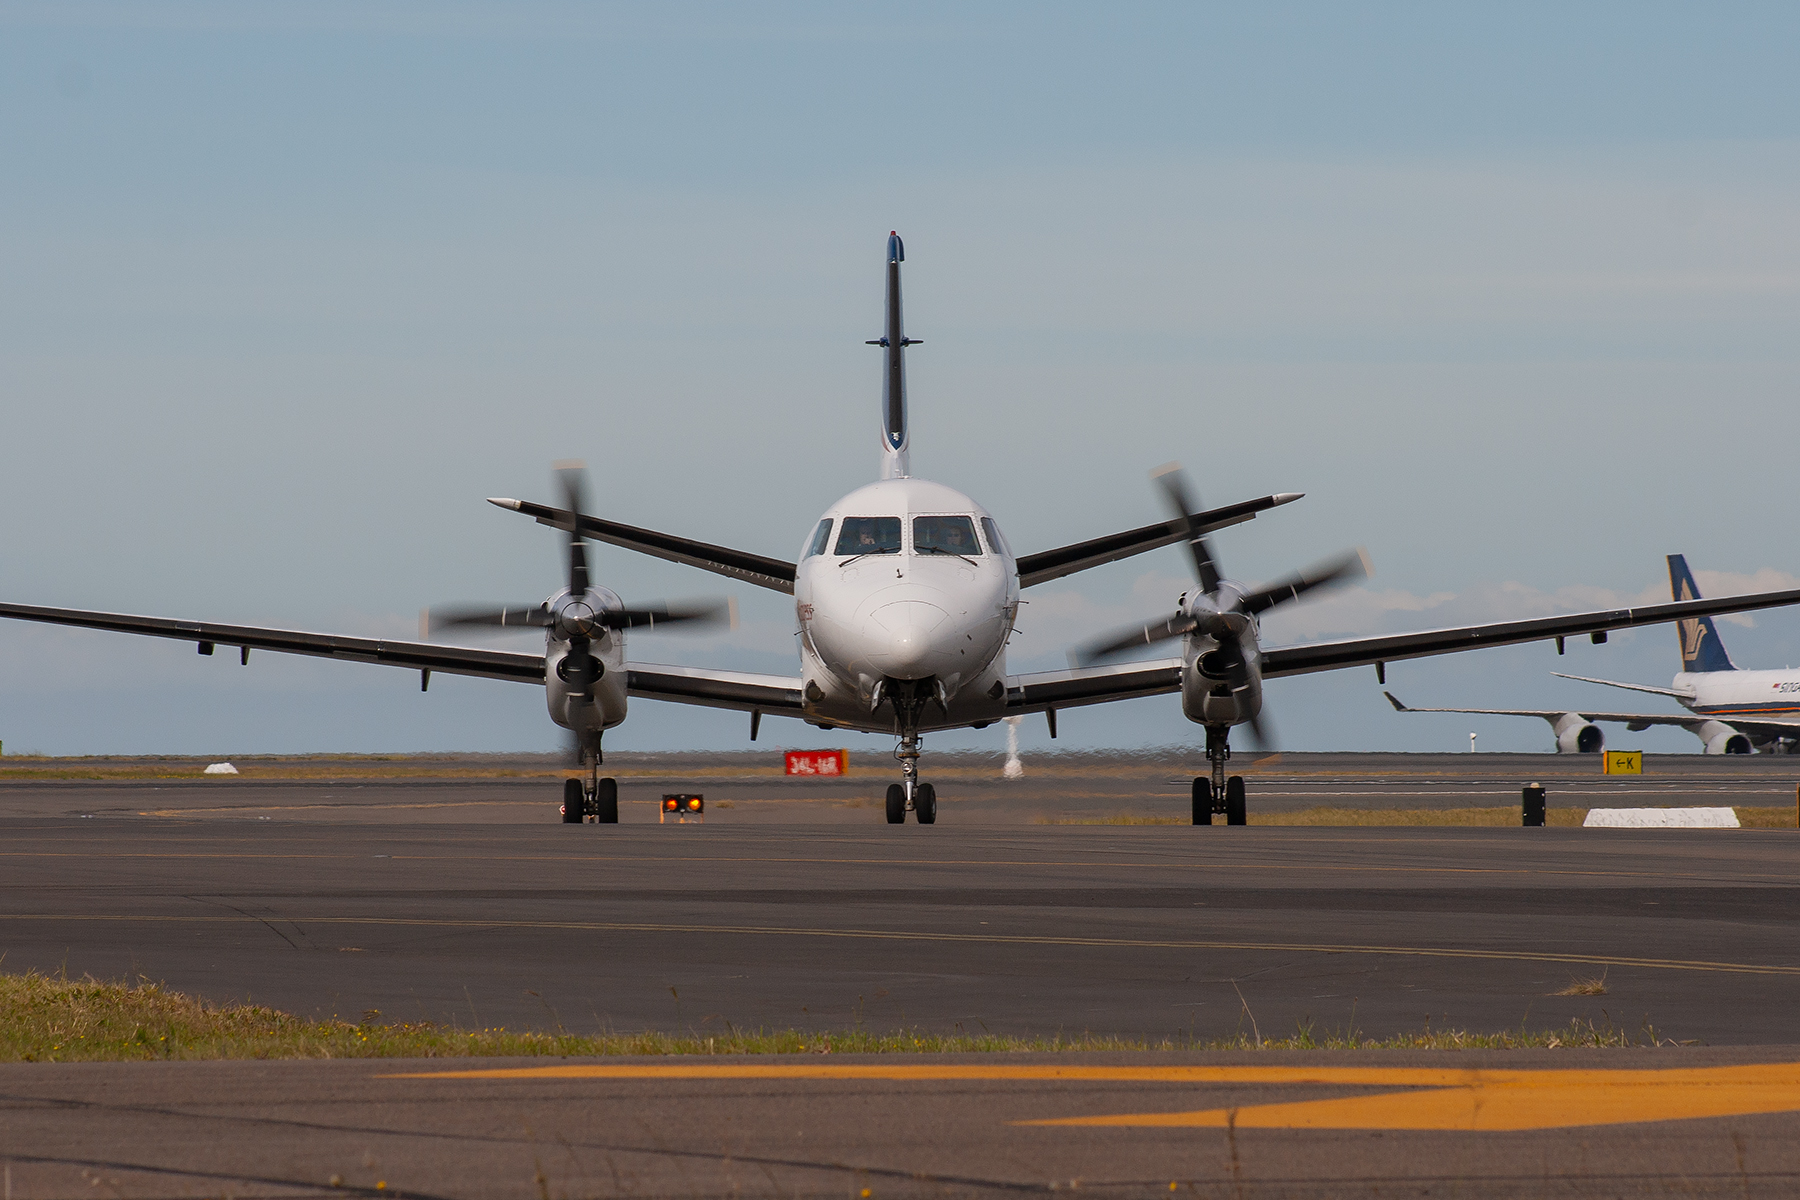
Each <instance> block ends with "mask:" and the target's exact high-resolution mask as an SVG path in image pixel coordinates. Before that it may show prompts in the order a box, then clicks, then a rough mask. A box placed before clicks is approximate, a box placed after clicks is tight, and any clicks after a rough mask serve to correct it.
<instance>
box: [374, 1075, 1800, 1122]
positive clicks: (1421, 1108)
mask: <svg viewBox="0 0 1800 1200" xmlns="http://www.w3.org/2000/svg"><path fill="white" fill-rule="evenodd" d="M376 1078H379V1079H478V1080H567V1079H606V1080H621V1081H629V1080H652V1081H654V1080H719V1081H728V1082H729V1081H743V1080H762V1081H779V1080H791V1081H812V1082H833V1081H836V1082H857V1081H879V1082H886V1083H969V1082H1010V1083H1130V1084H1159V1083H1164V1084H1186V1085H1190V1086H1191V1085H1195V1084H1262V1085H1283V1084H1285V1085H1294V1084H1301V1085H1307V1084H1310V1085H1314V1086H1317V1085H1327V1086H1337V1087H1346V1086H1349V1087H1403V1088H1414V1089H1420V1090H1413V1091H1402V1092H1386V1093H1382V1094H1379V1095H1372V1096H1348V1097H1337V1098H1332V1099H1327V1100H1303V1101H1297V1102H1292V1103H1283V1104H1256V1105H1245V1106H1241V1107H1238V1108H1209V1109H1199V1110H1195V1111H1189V1112H1151V1113H1121V1114H1108V1115H1101V1116H1082V1117H1064V1118H1058V1119H1051V1120H1036V1121H1018V1122H1014V1124H1018V1125H1044V1126H1063V1125H1075V1126H1087V1127H1093V1126H1102V1127H1114V1128H1162V1129H1170V1128H1224V1127H1226V1126H1228V1125H1229V1126H1235V1127H1236V1128H1239V1129H1390V1130H1464V1131H1508V1130H1523V1129H1559V1128H1567V1127H1572V1126H1582V1125H1620V1124H1636V1123H1641V1122H1651V1121H1675V1120H1692V1119H1695V1118H1700V1117H1729V1116H1748V1115H1753V1114H1759V1113H1783V1112H1793V1111H1796V1110H1800V1063H1756V1064H1750V1065H1745V1066H1732V1067H1693V1068H1675V1069H1663V1070H1657V1069H1649V1070H1581V1069H1576V1070H1488V1069H1468V1068H1456V1067H1286V1066H1278V1067H1262V1066H1250V1067H1245V1066H1219V1067H1209V1066H1159V1067H1143V1066H1085V1065H1075V1064H1032V1065H1019V1064H995V1063H981V1064H962V1063H930V1064H912V1063H879V1064H860V1063H859V1064H853V1065H845V1064H835V1063H832V1064H827V1063H793V1062H774V1063H631V1064H601V1063H581V1064H565V1065H558V1066H545V1067H496V1068H486V1069H476V1070H457V1071H409V1072H403V1073H394V1074H384V1075H378V1076H376Z"/></svg>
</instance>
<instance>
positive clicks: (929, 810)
mask: <svg viewBox="0 0 1800 1200" xmlns="http://www.w3.org/2000/svg"><path fill="white" fill-rule="evenodd" d="M894 757H895V758H897V759H899V760H900V782H899V783H890V784H888V790H887V819H888V824H889V825H904V824H906V810H907V809H909V808H910V809H912V813H913V820H915V821H917V822H918V823H919V824H921V825H935V824H937V789H936V788H934V787H932V786H931V785H930V784H929V783H920V782H919V731H918V730H917V729H909V730H906V731H904V732H902V733H901V735H900V745H899V747H898V748H897V749H895V751H894Z"/></svg>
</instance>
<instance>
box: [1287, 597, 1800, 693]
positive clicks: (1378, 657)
mask: <svg viewBox="0 0 1800 1200" xmlns="http://www.w3.org/2000/svg"><path fill="white" fill-rule="evenodd" d="M1789 604H1800V589H1790V590H1788V591H1784V592H1756V593H1753V594H1751V595H1747V596H1727V597H1725V598H1723V599H1706V600H1683V601H1680V602H1678V603H1674V604H1651V605H1646V606H1645V607H1643V608H1615V609H1609V610H1606V611H1604V612H1587V613H1571V614H1569V615H1567V616H1561V617H1538V618H1534V619H1532V620H1529V621H1500V622H1496V623H1494V624H1491V625H1465V626H1462V627H1461V628H1456V629H1429V630H1425V631H1423V632H1420V633H1400V634H1393V635H1390V636H1386V637H1372V638H1347V639H1345V640H1343V641H1336V642H1311V643H1307V644H1305V645H1300V646H1281V647H1277V648H1274V649H1268V650H1264V651H1263V653H1262V667H1263V674H1264V675H1265V676H1267V677H1269V678H1271V679H1274V678H1280V677H1281V676H1284V675H1305V674H1308V673H1310V672H1313V671H1334V670H1337V669H1339V668H1341V667H1360V666H1368V665H1371V664H1374V663H1390V662H1398V661H1400V660H1402V659H1407V658H1428V657H1431V656H1433V655H1438V654H1455V653H1457V652H1459V651H1463V650H1481V649H1485V648H1486V647H1489V646H1512V645H1516V644H1518V643H1520V642H1542V641H1549V640H1551V639H1561V638H1567V637H1579V636H1581V635H1582V634H1584V633H1585V634H1596V633H1605V632H1607V631H1608V630H1612V629H1629V628H1631V627H1632V626H1635V625H1660V624H1664V623H1667V622H1669V621H1681V620H1685V619H1688V618H1690V617H1708V616H1717V615H1718V614H1720V613H1729V612H1752V611H1755V610H1756V609H1760V608H1781V607H1783V606H1785V605H1789Z"/></svg>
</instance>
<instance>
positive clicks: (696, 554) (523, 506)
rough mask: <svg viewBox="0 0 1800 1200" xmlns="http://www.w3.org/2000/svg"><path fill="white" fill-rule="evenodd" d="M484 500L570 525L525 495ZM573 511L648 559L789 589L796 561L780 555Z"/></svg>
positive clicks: (564, 513)
mask: <svg viewBox="0 0 1800 1200" xmlns="http://www.w3.org/2000/svg"><path fill="white" fill-rule="evenodd" d="M488 503H489V504H492V505H495V506H496V507H499V508H506V509H511V510H512V511H513V512H518V513H524V514H525V515H526V516H528V517H531V518H532V519H534V520H535V521H537V523H538V524H539V525H549V526H551V527H552V528H555V529H568V528H569V527H570V522H571V520H572V518H571V516H570V513H569V510H568V509H563V508H552V507H550V506H549V505H547V504H533V503H532V502H531V501H529V500H509V499H505V498H502V497H490V498H489V499H488ZM576 516H577V517H578V518H579V520H580V522H581V532H582V533H584V534H586V535H587V536H588V537H591V538H593V539H594V540H595V541H597V542H607V543H609V544H611V545H614V546H622V547H624V548H625V549H627V550H636V551H637V552H638V553H640V554H648V555H650V556H651V557H652V558H661V559H665V560H667V561H668V562H678V563H683V564H685V565H687V566H690V567H699V568H700V569H701V570H702V571H711V572H712V573H713V574H715V575H724V576H726V577H728V578H731V579H741V580H743V581H744V582H745V583H753V584H755V585H756V586H757V587H765V588H768V589H769V590H770V591H772V592H787V593H788V594H789V595H792V594H793V591H794V564H793V563H791V562H784V561H783V560H781V559H779V558H766V557H764V556H763V555H760V554H751V553H749V552H747V551H744V550H733V549H731V548H730V547H728V546H715V545H712V544H711V543H709V542H697V541H695V540H693V539H692V538H684V537H676V536H675V535H674V534H672V533H658V532H657V531H656V530H654V529H639V528H637V527H636V526H634V525H624V524H621V523H620V522H618V521H604V520H601V519H600V518H599V517H590V516H588V515H587V514H586V513H579V514H576Z"/></svg>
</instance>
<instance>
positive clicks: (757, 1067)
mask: <svg viewBox="0 0 1800 1200" xmlns="http://www.w3.org/2000/svg"><path fill="white" fill-rule="evenodd" d="M376 1078H378V1079H811V1080H832V1079H838V1080H863V1079H876V1080H890V1081H896V1082H915V1083H917V1082H923V1083H959V1082H969V1081H1002V1082H1072V1083H1081V1082H1098V1083H1263V1084H1278V1083H1312V1084H1331V1085H1336V1086H1361V1087H1430V1088H1440V1089H1441V1088H1451V1087H1459V1088H1461V1087H1526V1088H1529V1087H1539V1088H1543V1087H1606V1086H1620V1087H1645V1086H1651V1087H1658V1086H1669V1085H1672V1084H1673V1085H1682V1086H1700V1085H1713V1086H1781V1087H1788V1088H1797V1089H1800V1063H1752V1064H1748V1065H1744V1066H1734V1067H1681V1068H1674V1069H1662V1070H1658V1069H1630V1068H1626V1069H1619V1070H1580V1069H1577V1070H1558V1069H1553V1070H1524V1069H1517V1070H1508V1069H1505V1068H1501V1069H1493V1068H1476V1067H1330V1066H1298V1067H1296V1066H1154V1067H1140V1066H1108V1065H1099V1066H1090V1065H1088V1064H1085V1063H815V1062H791V1061H790V1062H779V1061H777V1062H751V1063H708V1062H656V1063H564V1064H559V1065H556V1066H544V1067H481V1068H475V1069H472V1070H458V1071H409V1072H405V1073H400V1074H392V1075H378V1076H376ZM1795 1100H1796V1102H1797V1103H1800V1092H1796V1093H1795ZM1104 1119H1106V1120H1118V1119H1119V1118H1112V1117H1108V1118H1104ZM1030 1123H1031V1124H1043V1123H1044V1122H1030Z"/></svg>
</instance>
